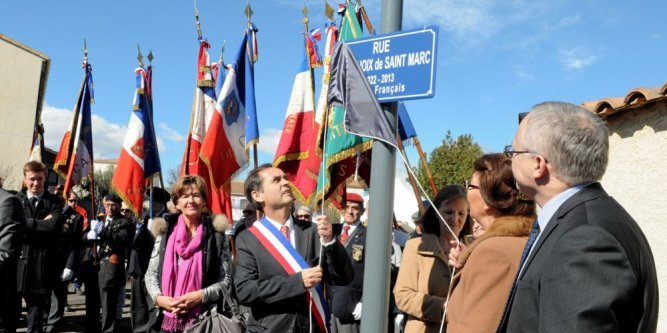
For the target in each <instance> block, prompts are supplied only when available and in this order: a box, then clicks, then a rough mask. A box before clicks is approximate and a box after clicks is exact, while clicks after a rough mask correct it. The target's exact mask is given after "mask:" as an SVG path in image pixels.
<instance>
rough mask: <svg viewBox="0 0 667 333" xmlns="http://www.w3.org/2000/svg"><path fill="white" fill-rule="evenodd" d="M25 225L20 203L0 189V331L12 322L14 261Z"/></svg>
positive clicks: (14, 289)
mask: <svg viewBox="0 0 667 333" xmlns="http://www.w3.org/2000/svg"><path fill="white" fill-rule="evenodd" d="M25 225H26V219H25V213H24V212H23V208H22V207H21V202H20V201H19V199H18V198H16V196H15V195H13V194H11V193H9V192H7V191H5V190H3V189H0V286H2V287H1V288H0V330H1V329H7V327H5V325H6V324H7V325H8V324H9V323H10V322H13V318H8V316H15V313H14V311H15V306H16V304H15V299H16V260H17V258H18V256H19V253H20V252H21V237H22V235H23V230H24V228H25Z"/></svg>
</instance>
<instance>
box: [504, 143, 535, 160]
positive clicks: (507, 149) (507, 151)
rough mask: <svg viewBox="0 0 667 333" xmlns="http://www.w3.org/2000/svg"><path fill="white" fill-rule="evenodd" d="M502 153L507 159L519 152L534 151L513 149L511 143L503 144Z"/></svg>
mask: <svg viewBox="0 0 667 333" xmlns="http://www.w3.org/2000/svg"><path fill="white" fill-rule="evenodd" d="M503 153H504V154H505V156H507V158H509V159H512V158H514V156H516V155H519V154H535V152H533V151H530V150H513V149H512V145H507V146H505V149H503Z"/></svg>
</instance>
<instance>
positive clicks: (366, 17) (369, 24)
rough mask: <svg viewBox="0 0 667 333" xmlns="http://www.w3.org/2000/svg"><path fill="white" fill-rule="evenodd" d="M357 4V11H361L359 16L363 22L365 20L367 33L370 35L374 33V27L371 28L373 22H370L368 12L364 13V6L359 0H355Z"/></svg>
mask: <svg viewBox="0 0 667 333" xmlns="http://www.w3.org/2000/svg"><path fill="white" fill-rule="evenodd" d="M357 4H358V5H359V12H361V16H362V17H363V18H364V22H366V28H368V33H369V34H370V35H371V36H373V35H375V28H373V23H371V19H370V18H369V17H368V13H366V8H365V7H364V5H363V4H362V3H361V0H357Z"/></svg>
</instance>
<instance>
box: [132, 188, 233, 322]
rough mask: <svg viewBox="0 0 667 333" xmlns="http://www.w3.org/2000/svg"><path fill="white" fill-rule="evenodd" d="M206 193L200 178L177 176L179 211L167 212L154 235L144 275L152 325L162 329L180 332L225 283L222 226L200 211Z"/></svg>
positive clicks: (175, 192)
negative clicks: (162, 227) (161, 227)
mask: <svg viewBox="0 0 667 333" xmlns="http://www.w3.org/2000/svg"><path fill="white" fill-rule="evenodd" d="M207 199H208V195H207V192H206V184H205V182H204V179H203V178H201V177H199V176H184V177H181V178H180V179H179V180H178V181H177V182H176V184H174V186H173V193H172V201H173V203H174V205H175V206H176V208H178V210H179V212H180V213H177V214H173V215H168V216H165V221H166V222H167V226H166V230H165V233H164V234H162V235H159V236H157V237H156V239H155V246H154V248H153V253H152V254H151V260H150V262H149V265H148V269H147V272H146V279H145V280H146V289H147V291H148V294H149V295H150V296H151V298H152V299H153V302H154V304H155V307H156V309H157V310H158V311H159V313H158V315H157V316H155V317H156V318H154V322H155V323H154V324H153V325H152V327H153V328H154V329H159V330H160V331H162V332H170V333H171V332H182V331H183V330H184V329H185V328H186V327H188V326H189V325H190V324H192V323H193V322H194V320H195V319H196V318H197V316H198V315H199V314H200V313H201V312H202V311H205V310H206V309H208V307H209V306H211V305H214V304H216V302H217V301H218V300H219V299H220V298H221V297H222V295H223V288H227V286H226V285H225V283H224V282H223V280H225V279H224V277H225V269H223V261H224V259H223V258H221V257H222V256H223V254H224V253H225V251H224V246H225V244H224V234H223V233H224V230H218V229H224V228H222V226H220V227H219V228H215V227H214V226H213V223H212V222H211V219H210V218H209V216H208V215H207V214H205V213H203V210H204V209H205V207H206V200H207ZM216 233H217V234H216ZM227 280H228V279H227Z"/></svg>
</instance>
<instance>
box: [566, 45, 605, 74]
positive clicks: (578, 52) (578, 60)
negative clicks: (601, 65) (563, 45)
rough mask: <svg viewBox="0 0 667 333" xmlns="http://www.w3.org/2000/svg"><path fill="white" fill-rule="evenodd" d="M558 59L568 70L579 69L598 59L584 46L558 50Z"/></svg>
mask: <svg viewBox="0 0 667 333" xmlns="http://www.w3.org/2000/svg"><path fill="white" fill-rule="evenodd" d="M559 54H560V61H561V62H562V63H563V65H564V66H565V68H566V69H568V70H581V69H584V68H586V67H589V66H591V65H594V64H595V63H596V62H597V61H598V56H596V55H595V54H593V53H592V52H591V51H590V50H588V49H587V48H585V47H581V46H579V47H575V48H572V49H561V50H559Z"/></svg>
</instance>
